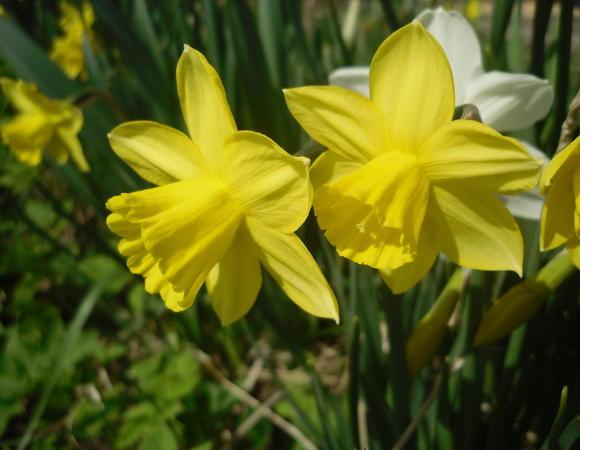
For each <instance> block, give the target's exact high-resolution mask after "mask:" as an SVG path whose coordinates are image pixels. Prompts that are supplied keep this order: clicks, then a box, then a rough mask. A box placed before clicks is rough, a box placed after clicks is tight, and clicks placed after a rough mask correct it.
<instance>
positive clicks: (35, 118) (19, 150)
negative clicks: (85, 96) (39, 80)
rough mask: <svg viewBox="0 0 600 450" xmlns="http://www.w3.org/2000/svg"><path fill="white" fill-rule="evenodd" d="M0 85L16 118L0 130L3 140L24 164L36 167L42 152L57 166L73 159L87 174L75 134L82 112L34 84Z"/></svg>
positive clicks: (8, 81) (2, 82)
mask: <svg viewBox="0 0 600 450" xmlns="http://www.w3.org/2000/svg"><path fill="white" fill-rule="evenodd" d="M0 85H1V87H2V91H3V93H4V95H5V96H6V98H7V99H8V101H9V103H10V104H11V106H12V107H13V109H14V110H15V112H16V113H17V114H16V116H15V117H14V118H13V119H12V120H9V121H8V122H7V123H5V124H3V125H2V126H1V128H0V130H1V132H2V139H3V141H4V142H5V143H6V144H7V145H8V147H9V148H10V150H11V151H12V152H13V153H14V155H15V156H16V157H17V158H18V159H19V160H20V161H22V162H24V163H25V164H28V165H30V166H35V165H37V164H39V163H40V161H41V160H42V154H43V152H44V151H46V152H48V154H50V155H51V156H52V157H54V159H56V160H57V161H58V162H59V163H60V164H64V163H65V162H67V160H68V159H69V158H71V159H73V161H74V162H75V164H76V165H77V167H78V168H79V170H81V171H82V172H87V171H89V166H88V163H87V161H86V159H85V156H84V155H83V150H82V148H81V143H80V142H79V139H78V138H77V134H78V133H79V131H80V130H81V127H82V126H83V115H82V114H81V110H80V109H79V108H77V107H76V106H74V105H72V104H71V103H69V102H68V101H65V100H55V99H51V98H48V97H46V96H45V95H44V94H42V93H41V92H39V91H38V89H37V86H36V85H35V84H33V83H27V82H25V81H23V80H11V79H9V78H1V79H0Z"/></svg>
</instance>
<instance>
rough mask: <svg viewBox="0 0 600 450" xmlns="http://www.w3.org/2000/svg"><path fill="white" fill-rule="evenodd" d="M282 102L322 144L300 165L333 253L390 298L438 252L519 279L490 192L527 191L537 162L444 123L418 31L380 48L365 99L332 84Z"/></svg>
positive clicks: (487, 135)
mask: <svg viewBox="0 0 600 450" xmlns="http://www.w3.org/2000/svg"><path fill="white" fill-rule="evenodd" d="M285 97H286V100H287V104H288V107H289V109H290V111H291V112H292V114H293V116H294V117H295V118H296V120H297V121H298V122H300V124H301V125H302V127H303V128H304V129H305V130H306V131H307V133H308V134H309V135H310V136H311V137H312V138H313V139H314V140H316V141H318V142H320V143H321V144H323V145H324V146H325V147H327V150H326V151H325V152H324V153H323V154H322V155H321V156H320V157H319V158H318V159H317V160H316V161H315V163H314V165H313V167H312V169H311V179H312V181H313V185H314V186H315V199H314V208H315V213H316V215H317V219H318V222H319V225H320V227H321V228H322V229H323V230H325V235H326V237H327V239H328V240H329V241H330V242H331V243H332V244H333V245H334V246H335V247H336V249H337V251H338V253H339V254H340V255H341V256H344V257H346V258H349V259H351V260H352V261H355V262H357V263H361V264H367V265H369V266H372V267H375V268H377V269H380V272H381V274H382V275H383V278H384V280H385V281H386V283H387V284H388V285H389V286H390V288H391V289H392V290H393V291H394V292H396V293H399V292H404V291H406V290H408V289H409V288H410V287H412V286H413V285H414V284H415V283H417V282H418V281H419V280H420V279H421V278H423V276H425V274H426V273H427V272H428V271H429V269H430V267H431V266H432V264H433V262H434V260H435V258H436V256H437V254H438V252H440V251H442V252H444V253H445V254H446V255H447V256H448V258H450V259H451V260H452V261H455V262H456V263H458V264H460V265H462V266H465V267H469V268H475V269H481V270H506V269H508V270H514V271H515V272H517V273H519V274H520V273H521V269H522V260H523V241H522V237H521V233H520V230H519V228H518V226H517V224H516V222H515V220H514V219H513V217H512V216H511V215H510V214H509V212H508V211H507V209H506V208H505V207H504V205H503V204H502V202H501V201H500V200H499V199H498V197H497V195H496V194H499V193H502V194H513V193H516V192H519V191H523V190H527V189H531V188H532V187H533V186H535V184H536V182H537V179H538V174H539V168H540V163H539V162H538V161H536V160H534V159H533V158H531V157H530V156H529V154H528V153H527V151H526V150H525V149H524V148H523V146H522V145H521V144H520V143H519V142H517V141H516V140H514V139H510V138H507V137H504V136H502V135H500V134H499V133H497V132H496V131H494V130H492V129H491V128H489V127H488V126H486V125H483V124H481V123H479V122H475V121H470V120H456V121H452V116H453V112H454V85H453V80H452V71H451V69H450V66H449V64H448V61H447V59H446V56H445V54H444V52H443V50H442V49H441V47H440V45H439V44H438V42H437V41H436V40H435V39H434V38H433V37H432V36H431V34H429V32H427V31H426V30H425V29H424V28H423V26H422V25H421V24H419V23H418V22H413V23H411V24H409V25H407V26H405V27H403V28H401V29H400V30H398V31H396V32H395V33H393V34H392V35H391V36H390V37H389V38H387V39H386V40H385V41H384V42H383V43H382V44H381V46H380V47H379V49H378V50H377V52H376V53H375V56H374V57H373V60H372V62H371V68H370V98H365V97H363V96H362V95H359V94H357V93H355V92H352V91H350V90H347V89H344V88H341V87H337V86H318V87H302V88H296V89H289V90H286V91H285Z"/></svg>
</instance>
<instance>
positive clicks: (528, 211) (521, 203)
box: [500, 189, 544, 220]
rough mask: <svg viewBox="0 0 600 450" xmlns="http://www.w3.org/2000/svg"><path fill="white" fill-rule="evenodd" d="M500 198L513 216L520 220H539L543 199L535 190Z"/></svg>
mask: <svg viewBox="0 0 600 450" xmlns="http://www.w3.org/2000/svg"><path fill="white" fill-rule="evenodd" d="M500 198H501V200H502V201H503V202H504V204H505V205H506V207H507V208H508V210H509V211H510V213H511V214H512V215H513V216H515V217H519V218H521V219H528V220H540V217H541V215H542V207H543V206H544V197H542V196H541V195H540V194H539V192H538V191H537V189H532V190H531V191H527V192H523V193H521V194H518V195H503V196H501V197H500Z"/></svg>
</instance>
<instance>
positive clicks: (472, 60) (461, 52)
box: [415, 7, 483, 105]
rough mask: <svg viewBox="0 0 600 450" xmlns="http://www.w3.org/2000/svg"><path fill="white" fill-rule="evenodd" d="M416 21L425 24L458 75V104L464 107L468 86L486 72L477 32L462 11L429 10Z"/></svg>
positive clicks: (456, 81)
mask: <svg viewBox="0 0 600 450" xmlns="http://www.w3.org/2000/svg"><path fill="white" fill-rule="evenodd" d="M415 20H418V21H419V22H421V23H422V24H423V25H424V26H425V28H427V31H429V32H430V33H431V34H433V36H434V37H435V38H436V39H437V40H438V42H439V43H440V45H441V46H442V48H443V49H444V52H445V53H446V57H447V58H448V62H449V63H450V67H451V68H452V74H453V75H454V90H455V101H456V105H462V104H463V103H465V94H466V91H467V84H468V83H469V81H470V80H471V79H472V78H473V77H476V76H477V75H479V74H481V73H483V64H482V60H481V47H480V46H479V40H478V39H477V35H476V34H475V30H473V27H471V25H470V24H469V22H468V21H467V19H465V18H464V17H463V16H461V15H460V14H459V13H458V12H456V11H446V10H444V9H443V8H441V7H440V8H437V9H435V10H432V9H426V10H424V11H422V12H421V13H420V14H419V15H418V16H417V17H416V18H415Z"/></svg>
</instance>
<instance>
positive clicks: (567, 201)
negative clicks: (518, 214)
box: [540, 137, 581, 267]
mask: <svg viewBox="0 0 600 450" xmlns="http://www.w3.org/2000/svg"><path fill="white" fill-rule="evenodd" d="M579 149H580V138H579V137H577V139H575V140H574V141H573V142H571V143H570V144H569V145H567V146H566V147H565V148H564V149H563V150H561V151H560V152H558V153H557V154H556V155H555V156H554V158H552V161H550V163H548V165H547V166H546V168H545V169H544V173H543V175H542V178H541V180H540V190H541V192H542V194H544V195H545V196H546V202H545V203H544V209H543V210H542V220H541V223H540V248H541V250H542V251H544V250H551V249H553V248H556V247H559V246H560V245H563V244H565V245H566V247H567V249H568V250H569V253H570V254H571V259H572V261H573V264H575V265H576V266H577V267H579V223H580V221H579V217H580V206H581V200H580V197H579V173H580V168H579Z"/></svg>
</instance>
